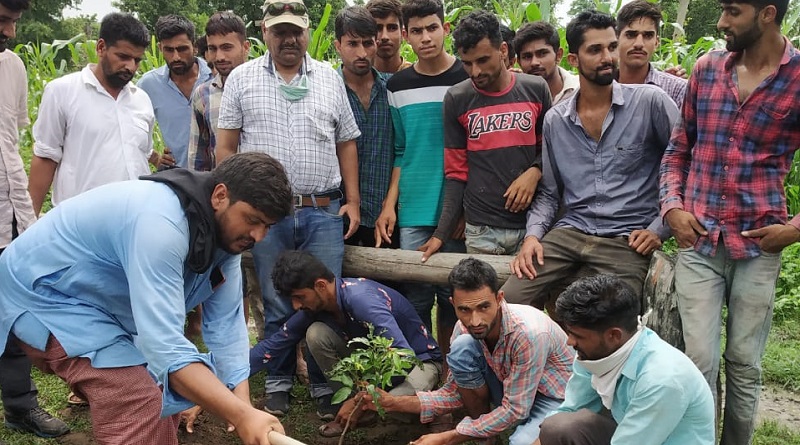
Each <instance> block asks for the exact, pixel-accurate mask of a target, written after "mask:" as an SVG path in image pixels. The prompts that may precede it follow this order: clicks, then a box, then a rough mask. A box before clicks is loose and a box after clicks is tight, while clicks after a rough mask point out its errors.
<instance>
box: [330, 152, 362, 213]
mask: <svg viewBox="0 0 800 445" xmlns="http://www.w3.org/2000/svg"><path fill="white" fill-rule="evenodd" d="M336 156H337V157H338V158H339V171H340V172H341V174H342V184H343V185H344V189H345V191H346V193H347V202H348V203H353V202H360V201H361V194H360V193H359V188H358V150H357V149H356V141H346V142H340V143H338V144H336Z"/></svg>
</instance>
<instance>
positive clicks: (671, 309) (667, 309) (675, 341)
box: [644, 252, 685, 351]
mask: <svg viewBox="0 0 800 445" xmlns="http://www.w3.org/2000/svg"><path fill="white" fill-rule="evenodd" d="M644 301H645V305H646V306H647V308H648V309H652V310H653V313H652V314H650V319H649V320H648V323H647V326H648V327H649V328H650V329H652V330H654V331H655V332H656V333H657V334H658V335H659V337H661V338H662V339H664V341H666V342H667V343H669V344H671V345H672V346H675V347H676V348H678V349H680V350H681V351H683V350H684V346H685V345H684V342H683V327H682V325H681V316H680V314H679V313H678V300H677V297H676V295H675V258H674V257H671V256H669V255H667V254H665V253H664V252H655V253H654V254H653V258H652V259H651V260H650V269H649V270H648V271H647V278H645V281H644Z"/></svg>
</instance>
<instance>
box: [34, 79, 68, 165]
mask: <svg viewBox="0 0 800 445" xmlns="http://www.w3.org/2000/svg"><path fill="white" fill-rule="evenodd" d="M58 87H59V84H58V83H51V84H48V85H47V86H46V87H45V89H44V93H43V94H42V102H41V104H40V105H39V111H38V116H37V118H36V122H35V123H34V124H33V139H34V141H35V142H34V144H33V154H34V155H36V156H38V157H40V158H47V159H52V160H53V161H55V162H56V163H58V162H61V158H62V156H63V155H64V136H65V133H66V126H67V120H66V116H65V114H64V113H63V112H62V110H61V106H60V98H59V97H58V96H59V88H58Z"/></svg>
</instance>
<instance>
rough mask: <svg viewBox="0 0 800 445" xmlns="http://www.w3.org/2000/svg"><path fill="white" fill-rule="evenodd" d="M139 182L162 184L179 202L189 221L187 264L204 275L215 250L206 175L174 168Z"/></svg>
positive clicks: (209, 181) (208, 176)
mask: <svg viewBox="0 0 800 445" xmlns="http://www.w3.org/2000/svg"><path fill="white" fill-rule="evenodd" d="M139 179H143V180H147V181H155V182H161V183H164V184H166V185H167V186H169V187H170V188H171V189H172V191H173V192H175V194H176V195H178V199H179V200H180V202H181V207H183V211H184V212H185V213H186V218H187V219H188V220H189V254H188V256H187V258H186V265H187V266H189V270H191V271H192V272H195V273H204V272H205V271H206V270H208V268H209V267H210V266H211V261H212V260H213V259H214V250H216V248H217V231H216V219H215V218H214V209H213V208H212V207H211V193H212V192H213V191H214V183H213V181H212V179H211V173H209V172H195V171H190V170H186V169H183V168H173V169H170V170H165V171H162V172H158V173H154V174H152V175H145V176H140V177H139Z"/></svg>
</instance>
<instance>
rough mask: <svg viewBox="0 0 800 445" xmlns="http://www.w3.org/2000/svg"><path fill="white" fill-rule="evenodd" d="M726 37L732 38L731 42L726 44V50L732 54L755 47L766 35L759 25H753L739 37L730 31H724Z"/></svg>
mask: <svg viewBox="0 0 800 445" xmlns="http://www.w3.org/2000/svg"><path fill="white" fill-rule="evenodd" d="M724 32H725V35H726V36H730V40H727V41H726V42H725V49H727V50H728V51H731V52H742V51H744V50H746V49H747V48H750V47H751V46H753V45H754V44H755V43H756V42H757V41H758V40H759V39H760V38H761V36H762V35H763V34H764V32H763V31H761V29H759V27H758V23H756V22H753V24H752V25H751V26H750V27H749V28H747V29H746V30H744V31H742V32H741V33H740V34H739V35H736V34H733V33H731V32H729V31H724Z"/></svg>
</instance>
